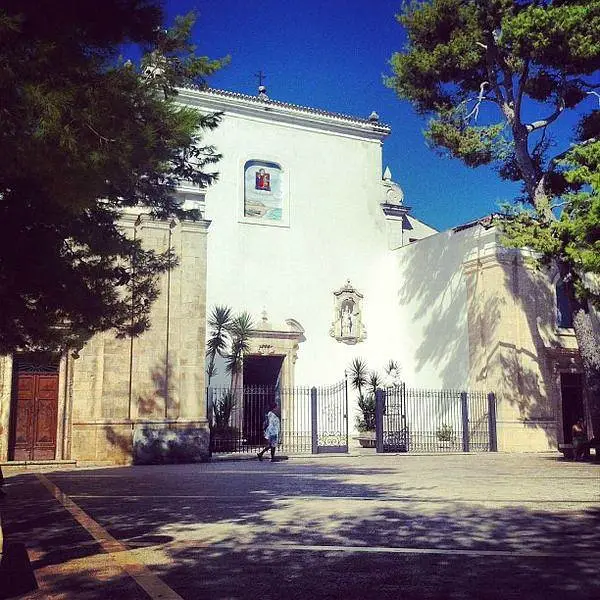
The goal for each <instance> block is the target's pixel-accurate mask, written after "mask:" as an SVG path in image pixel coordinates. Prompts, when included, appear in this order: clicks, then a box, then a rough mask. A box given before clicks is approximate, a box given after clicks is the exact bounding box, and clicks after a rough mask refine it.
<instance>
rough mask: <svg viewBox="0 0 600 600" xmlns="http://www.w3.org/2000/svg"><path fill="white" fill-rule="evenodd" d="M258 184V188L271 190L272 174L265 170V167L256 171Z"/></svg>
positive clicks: (256, 185)
mask: <svg viewBox="0 0 600 600" xmlns="http://www.w3.org/2000/svg"><path fill="white" fill-rule="evenodd" d="M255 180H256V184H255V188H256V189H257V190H263V191H264V192H270V191H271V175H270V174H269V173H268V172H267V171H265V169H262V168H261V169H259V170H258V171H256V177H255Z"/></svg>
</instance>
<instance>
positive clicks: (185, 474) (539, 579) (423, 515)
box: [0, 454, 600, 600]
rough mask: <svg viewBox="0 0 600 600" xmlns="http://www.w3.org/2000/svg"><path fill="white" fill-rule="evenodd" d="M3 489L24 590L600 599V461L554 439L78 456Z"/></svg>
mask: <svg viewBox="0 0 600 600" xmlns="http://www.w3.org/2000/svg"><path fill="white" fill-rule="evenodd" d="M5 489H6V491H7V495H8V499H7V501H6V502H5V507H4V528H5V536H6V541H7V545H8V544H9V545H11V546H12V547H13V548H16V549H18V548H25V549H26V550H27V555H28V557H29V560H30V562H31V567H32V569H33V573H34V575H35V579H36V581H37V585H38V587H39V589H38V590H37V591H30V592H29V593H26V594H22V595H21V596H19V597H22V598H40V599H41V598H44V599H46V598H50V599H59V598H60V599H69V600H70V599H77V600H87V599H92V598H107V599H111V600H112V599H120V598H123V599H137V598H156V599H158V598H161V599H180V598H183V599H185V600H196V599H200V598H228V599H246V598H248V599H250V598H251V599H253V600H255V599H256V598H261V599H263V600H264V599H270V598H276V599H278V600H279V599H280V598H285V599H286V600H287V599H289V598H394V599H397V598H408V599H413V598H414V599H417V598H419V599H439V600H442V599H443V600H446V599H467V598H468V599H483V600H488V599H489V600H496V599H497V600H500V599H501V600H507V599H513V598H514V599H517V598H519V599H521V598H526V599H527V600H536V599H539V600H542V599H543V600H553V599H556V600H558V599H560V600H564V599H571V598H572V599H577V600H588V599H589V600H592V599H594V600H597V599H598V598H600V571H599V569H598V564H599V559H600V503H599V501H600V466H599V465H598V464H597V463H596V464H594V463H574V462H566V461H563V460H561V459H560V458H559V456H558V455H555V454H544V455H539V454H524V455H516V454H513V455H505V454H479V455H437V456H416V455H390V456H354V457H315V458H311V457H306V458H290V459H289V460H282V461H279V462H276V463H274V464H272V463H270V462H260V463H259V462H258V461H240V462H214V463H210V464H197V465H170V466H169V465H165V466H146V467H121V468H103V469H86V470H82V469H78V470H73V471H56V472H53V473H45V474H35V473H33V474H31V473H30V474H19V475H12V476H10V477H7V479H6V485H5ZM5 554H6V553H5ZM3 562H4V560H3ZM10 577H12V575H10V574H9V583H8V584H7V583H6V580H4V597H10V596H8V593H7V592H6V590H7V589H9V588H10V587H11V586H13V587H14V589H15V590H16V591H17V592H18V591H19V590H18V589H17V588H18V587H19V586H18V585H15V583H14V582H15V578H14V577H13V579H12V580H10ZM10 581H13V583H10ZM20 591H23V590H22V589H21V590H20ZM2 597H3V590H2V589H0V598H2Z"/></svg>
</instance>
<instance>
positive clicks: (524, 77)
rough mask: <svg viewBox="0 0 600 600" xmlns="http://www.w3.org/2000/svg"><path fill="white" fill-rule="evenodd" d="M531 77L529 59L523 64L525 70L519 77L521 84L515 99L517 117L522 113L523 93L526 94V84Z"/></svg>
mask: <svg viewBox="0 0 600 600" xmlns="http://www.w3.org/2000/svg"><path fill="white" fill-rule="evenodd" d="M528 77H529V59H527V60H526V61H525V65H524V66H523V72H522V73H521V77H519V86H518V88H517V98H516V100H515V114H516V115H517V117H520V115H521V104H522V102H523V95H524V94H525V84H526V83H527V78H528Z"/></svg>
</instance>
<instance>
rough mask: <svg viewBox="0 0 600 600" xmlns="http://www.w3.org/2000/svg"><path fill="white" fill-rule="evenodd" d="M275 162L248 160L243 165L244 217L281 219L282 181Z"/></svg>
mask: <svg viewBox="0 0 600 600" xmlns="http://www.w3.org/2000/svg"><path fill="white" fill-rule="evenodd" d="M282 179H283V178H282V171H281V167H280V166H279V165H278V164H277V163H272V162H266V161H259V160H250V161H248V162H247V163H246V165H245V166H244V217H249V218H251V219H257V220H262V221H265V222H269V221H282V219H283V217H284V215H283V208H284V206H283V181H282Z"/></svg>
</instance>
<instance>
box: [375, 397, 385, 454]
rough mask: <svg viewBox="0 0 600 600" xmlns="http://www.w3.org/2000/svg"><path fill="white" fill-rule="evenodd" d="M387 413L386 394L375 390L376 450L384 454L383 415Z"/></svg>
mask: <svg viewBox="0 0 600 600" xmlns="http://www.w3.org/2000/svg"><path fill="white" fill-rule="evenodd" d="M384 411H385V392H384V391H383V390H382V389H381V388H377V389H376V390H375V448H376V451H377V452H383V413H384Z"/></svg>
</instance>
